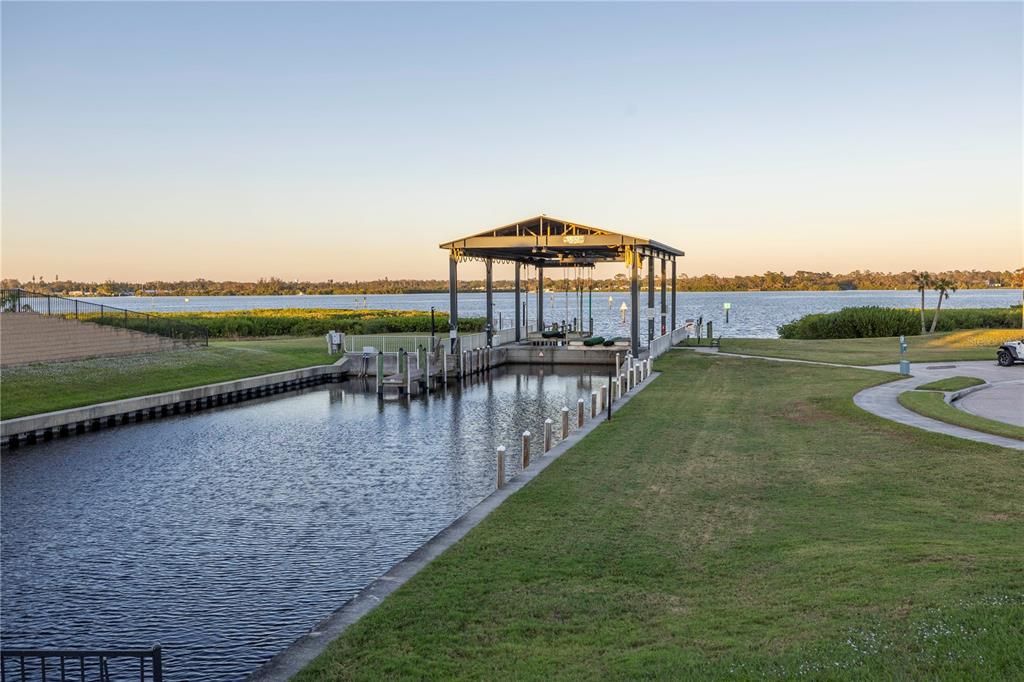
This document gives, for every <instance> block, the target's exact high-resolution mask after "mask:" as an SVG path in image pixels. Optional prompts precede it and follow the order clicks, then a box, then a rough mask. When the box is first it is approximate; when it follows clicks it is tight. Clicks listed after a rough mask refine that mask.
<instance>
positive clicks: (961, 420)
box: [896, 389, 1024, 440]
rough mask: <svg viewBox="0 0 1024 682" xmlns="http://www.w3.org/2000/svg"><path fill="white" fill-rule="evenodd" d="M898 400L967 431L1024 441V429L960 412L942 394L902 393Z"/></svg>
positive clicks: (933, 392)
mask: <svg viewBox="0 0 1024 682" xmlns="http://www.w3.org/2000/svg"><path fill="white" fill-rule="evenodd" d="M953 390H957V389H953ZM896 399H897V400H899V401H900V405H902V406H903V407H905V408H907V409H908V410H912V411H914V412H917V413H918V414H920V415H923V416H925V417H931V418H932V419H938V420H939V421H943V422H946V423H947V424H953V425H955V426H962V427H964V428H966V429H974V430H975V431H981V432H983V433H991V434H992V435H994V436H1004V437H1006V438H1016V439H1017V440H1024V428H1021V427H1019V426H1015V425H1013V424H1007V423H1005V422H1000V421H996V420H994V419H985V418H984V417H979V416H977V415H974V414H971V413H970V412H964V411H963V410H958V409H957V408H955V407H953V406H952V405H949V404H948V403H946V401H945V400H943V397H942V394H941V393H936V392H935V391H905V392H903V393H900V394H899V396H897V398H896Z"/></svg>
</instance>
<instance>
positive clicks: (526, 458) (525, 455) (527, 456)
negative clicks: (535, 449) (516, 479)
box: [523, 431, 530, 469]
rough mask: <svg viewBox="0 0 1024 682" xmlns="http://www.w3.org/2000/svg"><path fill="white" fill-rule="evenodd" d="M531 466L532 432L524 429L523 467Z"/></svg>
mask: <svg viewBox="0 0 1024 682" xmlns="http://www.w3.org/2000/svg"><path fill="white" fill-rule="evenodd" d="M528 466H530V432H529V431H523V468H524V469H525V468H526V467H528Z"/></svg>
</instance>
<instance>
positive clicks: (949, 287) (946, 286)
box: [928, 277, 958, 333]
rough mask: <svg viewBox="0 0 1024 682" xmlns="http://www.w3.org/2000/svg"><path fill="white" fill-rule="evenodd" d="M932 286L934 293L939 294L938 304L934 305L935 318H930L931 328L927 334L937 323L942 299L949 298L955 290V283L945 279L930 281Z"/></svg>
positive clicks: (932, 330)
mask: <svg viewBox="0 0 1024 682" xmlns="http://www.w3.org/2000/svg"><path fill="white" fill-rule="evenodd" d="M932 286H934V287H935V291H937V292H939V302H938V303H937V304H936V305H935V317H933V318H932V328H931V329H930V330H928V331H929V333H931V332H934V331H935V325H937V324H938V323H939V311H940V310H941V309H942V299H944V298H949V294H950V293H951V292H955V291H956V290H957V288H958V287H957V285H956V282H954V281H953V280H951V279H946V278H945V277H939V278H938V279H936V280H933V281H932Z"/></svg>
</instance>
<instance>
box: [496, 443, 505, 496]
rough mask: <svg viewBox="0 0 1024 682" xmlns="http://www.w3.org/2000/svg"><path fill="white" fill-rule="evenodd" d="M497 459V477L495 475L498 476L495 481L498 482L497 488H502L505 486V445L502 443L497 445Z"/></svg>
mask: <svg viewBox="0 0 1024 682" xmlns="http://www.w3.org/2000/svg"><path fill="white" fill-rule="evenodd" d="M497 459H498V477H497V478H498V481H497V482H498V490H501V489H502V488H504V487H505V446H504V445H499V446H498V453H497Z"/></svg>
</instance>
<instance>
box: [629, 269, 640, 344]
mask: <svg viewBox="0 0 1024 682" xmlns="http://www.w3.org/2000/svg"><path fill="white" fill-rule="evenodd" d="M639 260H640V254H638V253H635V252H634V253H633V262H632V263H631V264H630V268H629V299H630V301H629V304H630V306H631V310H630V311H629V340H630V344H629V346H630V349H631V350H632V351H633V355H639V354H640V280H639V275H638V273H637V265H638V263H637V261H639Z"/></svg>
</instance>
